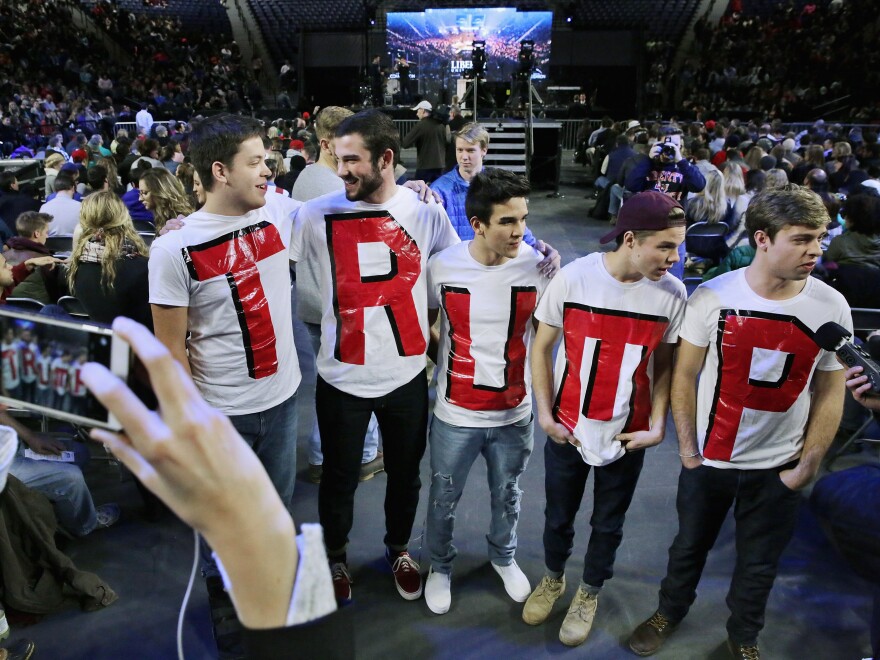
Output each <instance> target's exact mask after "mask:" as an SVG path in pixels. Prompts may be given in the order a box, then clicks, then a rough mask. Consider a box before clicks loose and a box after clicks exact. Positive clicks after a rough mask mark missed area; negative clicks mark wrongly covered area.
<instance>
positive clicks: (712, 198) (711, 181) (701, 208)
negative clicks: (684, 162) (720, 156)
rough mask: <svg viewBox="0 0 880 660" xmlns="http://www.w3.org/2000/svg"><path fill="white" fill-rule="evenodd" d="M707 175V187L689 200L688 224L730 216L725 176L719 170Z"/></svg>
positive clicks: (723, 218)
mask: <svg viewBox="0 0 880 660" xmlns="http://www.w3.org/2000/svg"><path fill="white" fill-rule="evenodd" d="M731 169H739V168H737V167H734V168H731ZM705 177H706V187H705V188H703V189H702V190H701V191H700V192H698V193H697V194H695V195H694V196H693V197H692V198H691V199H689V200H688V203H687V211H686V213H685V215H686V217H687V223H688V225H692V224H694V223H695V222H709V223H712V222H724V221H725V219H726V218H727V216H728V206H727V195H726V194H725V192H724V177H723V176H721V172H719V171H717V170H709V171H708V172H706V174H705Z"/></svg>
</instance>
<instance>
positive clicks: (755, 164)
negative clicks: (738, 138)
mask: <svg viewBox="0 0 880 660" xmlns="http://www.w3.org/2000/svg"><path fill="white" fill-rule="evenodd" d="M766 155H767V152H766V151H764V150H763V149H761V147H759V146H758V145H757V144H756V145H754V146H752V147H751V148H750V149H749V150H748V151H747V152H746V157H745V161H746V165H748V167H749V169H750V170H760V169H761V159H762V158H763V157H764V156H766Z"/></svg>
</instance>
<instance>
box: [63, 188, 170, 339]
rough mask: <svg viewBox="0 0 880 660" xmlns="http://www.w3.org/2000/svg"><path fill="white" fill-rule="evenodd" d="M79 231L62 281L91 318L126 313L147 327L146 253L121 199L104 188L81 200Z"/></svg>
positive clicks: (106, 318)
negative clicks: (79, 233)
mask: <svg viewBox="0 0 880 660" xmlns="http://www.w3.org/2000/svg"><path fill="white" fill-rule="evenodd" d="M79 223H80V227H81V229H82V234H81V235H80V237H79V240H78V241H77V242H76V243H75V245H74V248H73V252H72V253H71V255H70V260H69V265H68V270H67V282H68V285H69V287H70V291H71V293H72V294H73V295H74V296H76V297H77V298H79V300H80V301H81V302H82V304H83V306H84V307H85V308H86V311H87V312H88V314H89V317H91V318H92V319H93V320H95V321H98V322H101V323H111V322H112V321H113V319H115V318H116V317H117V316H127V317H129V318H133V319H135V320H137V321H138V323H143V324H144V325H146V326H147V327H152V324H153V320H152V315H151V313H150V303H149V283H148V278H147V257H148V255H149V250H148V248H147V246H146V244H145V243H144V241H143V239H142V238H141V237H140V236H138V233H137V231H135V228H134V224H132V221H131V215H129V213H128V209H127V208H126V206H125V204H123V203H122V200H120V199H119V198H118V197H117V196H116V195H114V194H113V193H112V192H109V191H100V192H95V193H92V194H91V195H89V196H87V197H86V198H85V199H83V202H82V206H81V207H80V213H79Z"/></svg>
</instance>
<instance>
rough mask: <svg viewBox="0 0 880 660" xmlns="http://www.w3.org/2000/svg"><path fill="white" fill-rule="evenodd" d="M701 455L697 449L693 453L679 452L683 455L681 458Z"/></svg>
mask: <svg viewBox="0 0 880 660" xmlns="http://www.w3.org/2000/svg"><path fill="white" fill-rule="evenodd" d="M699 455H700V452H698V451H695V452H694V453H693V454H681V453H679V456H681V458H695V457H697V456H699Z"/></svg>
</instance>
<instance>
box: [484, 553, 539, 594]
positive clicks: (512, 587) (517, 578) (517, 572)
mask: <svg viewBox="0 0 880 660" xmlns="http://www.w3.org/2000/svg"><path fill="white" fill-rule="evenodd" d="M492 568H494V569H495V572H496V573H498V575H500V576H501V579H502V580H503V581H504V590H505V591H506V592H507V595H508V596H510V597H511V598H513V600H515V601H516V602H517V603H523V602H525V600H526V599H527V598H528V597H529V594H531V593H532V585H530V584H529V578H527V577H526V574H525V573H523V572H522V569H521V568H520V567H519V566H517V565H516V561H515V560H514V561H511V562H510V564H509V565H508V566H499V565H498V564H496V563H495V562H492Z"/></svg>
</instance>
